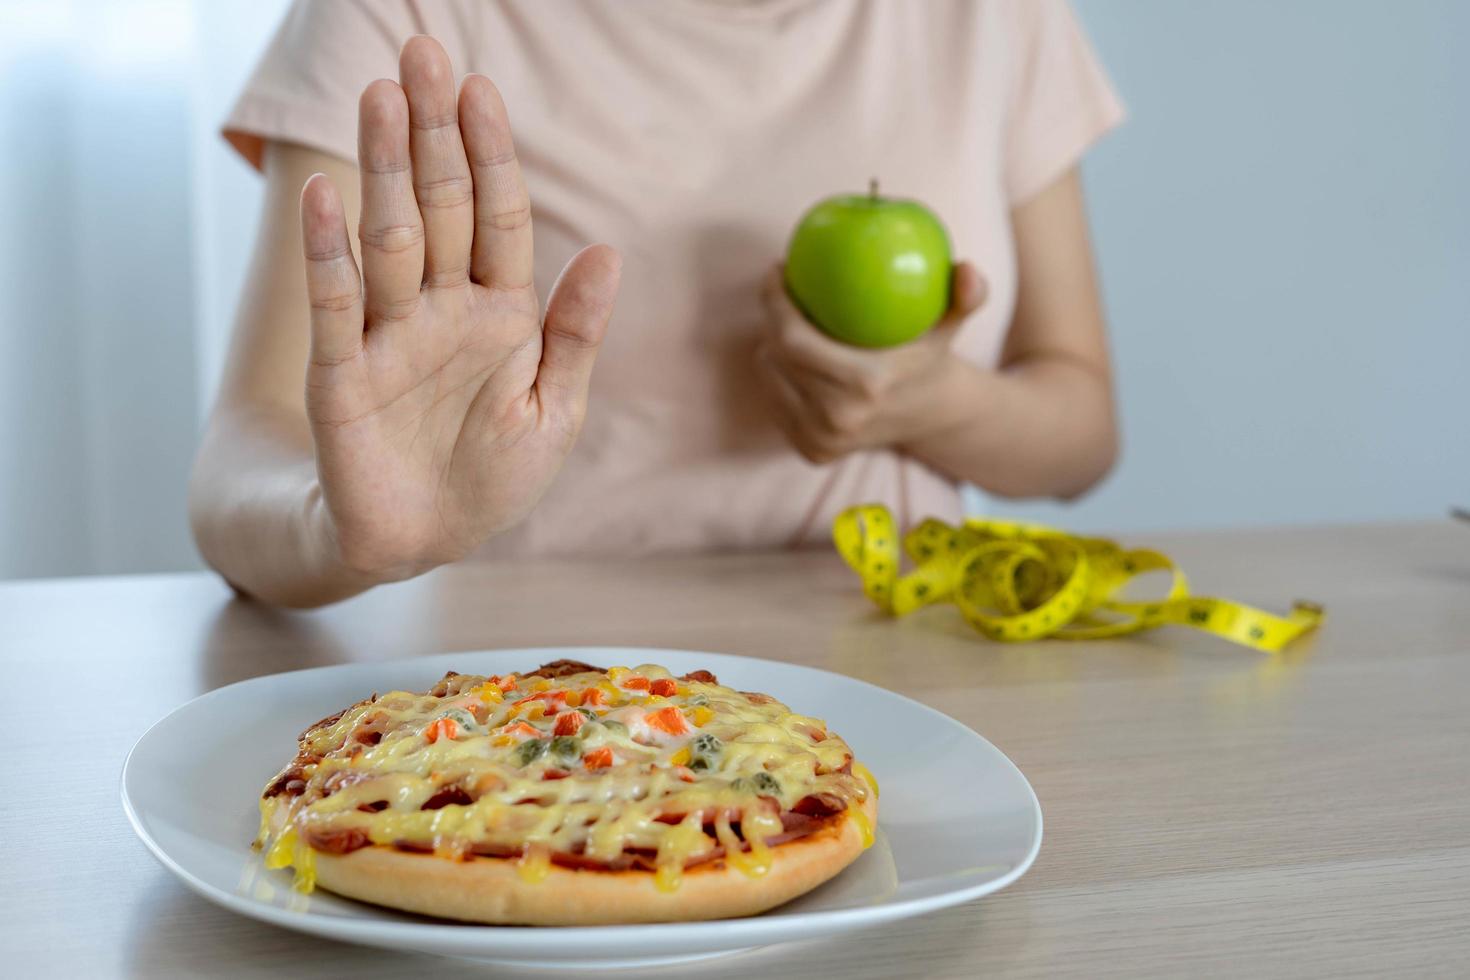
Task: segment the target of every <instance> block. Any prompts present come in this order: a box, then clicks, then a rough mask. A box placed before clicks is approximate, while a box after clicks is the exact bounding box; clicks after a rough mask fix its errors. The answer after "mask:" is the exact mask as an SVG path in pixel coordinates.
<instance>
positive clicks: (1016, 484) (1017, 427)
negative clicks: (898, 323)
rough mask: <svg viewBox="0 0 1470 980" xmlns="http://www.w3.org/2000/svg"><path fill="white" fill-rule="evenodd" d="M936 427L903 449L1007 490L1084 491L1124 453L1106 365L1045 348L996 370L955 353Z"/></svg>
mask: <svg viewBox="0 0 1470 980" xmlns="http://www.w3.org/2000/svg"><path fill="white" fill-rule="evenodd" d="M933 417H934V419H935V420H936V422H935V425H934V427H932V428H930V429H928V430H926V431H924V432H923V433H922V434H921V435H919V436H918V437H916V438H913V439H910V440H907V441H905V442H904V443H903V444H902V445H901V446H900V447H899V448H900V449H901V450H902V451H904V452H906V453H907V454H908V455H910V456H913V457H915V458H916V459H919V460H921V461H923V462H924V463H927V464H928V465H930V466H932V467H934V468H935V469H937V470H939V471H940V472H942V473H944V474H946V475H948V476H950V477H952V478H954V479H956V480H964V481H967V482H970V483H974V484H976V485H977V486H979V487H981V488H982V489H984V490H987V491H989V492H991V493H994V494H998V495H1000V496H1003V497H1058V498H1063V499H1068V498H1072V497H1076V496H1078V495H1079V494H1081V493H1083V492H1085V491H1086V490H1088V489H1090V488H1091V487H1092V486H1094V485H1095V484H1096V483H1097V482H1098V481H1099V480H1101V479H1102V477H1103V476H1104V475H1106V473H1107V472H1108V470H1109V469H1110V468H1111V467H1112V465H1113V461H1114V459H1115V457H1116V455H1117V444H1118V438H1117V428H1116V424H1115V421H1114V413H1113V403H1112V391H1111V385H1110V384H1109V381H1108V379H1107V376H1106V373H1105V372H1104V371H1102V370H1099V369H1098V368H1096V367H1095V366H1093V365H1091V364H1089V363H1087V362H1085V361H1082V360H1077V359H1073V358H1071V357H1069V356H1067V355H1064V354H1059V355H1045V354H1038V355H1032V356H1030V357H1027V358H1024V359H1022V360H1019V361H1017V362H1016V363H1014V364H1011V365H1009V366H1007V367H1004V368H1001V369H999V370H996V371H987V370H985V369H982V368H979V367H976V366H975V365H973V364H971V363H969V362H968V361H965V360H963V359H962V358H960V357H958V356H956V357H954V358H953V362H952V363H951V365H950V367H949V369H948V370H947V371H946V373H945V377H944V379H943V381H942V382H941V383H940V384H939V385H938V386H937V388H936V391H935V392H934V401H933Z"/></svg>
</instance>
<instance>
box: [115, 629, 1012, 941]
mask: <svg viewBox="0 0 1470 980" xmlns="http://www.w3.org/2000/svg"><path fill="white" fill-rule="evenodd" d="M559 657H569V658H572V659H576V660H584V661H586V662H588V663H593V664H597V665H599V666H612V665H614V664H625V665H628V666H634V665H637V664H640V663H655V664H662V665H664V666H666V667H668V668H669V669H670V670H672V671H673V672H674V673H676V674H679V673H684V672H685V671H690V670H696V669H699V668H707V669H709V670H712V671H714V672H715V674H716V675H718V677H719V679H720V683H722V684H728V685H730V686H732V687H735V688H737V689H740V690H746V691H764V692H767V693H769V694H772V695H774V696H776V697H777V698H779V699H780V700H781V701H783V702H785V703H786V704H787V705H789V706H790V707H791V708H792V709H793V710H795V711H798V712H801V713H803V714H808V715H813V716H815V717H818V718H823V719H825V720H826V722H827V723H828V725H829V726H830V727H831V729H832V730H833V731H835V732H837V733H838V734H840V735H841V736H842V737H843V738H845V739H846V740H847V742H848V744H849V745H851V746H852V748H853V751H854V752H855V753H856V755H857V757H858V759H860V760H862V761H863V762H865V763H866V764H867V765H868V767H869V768H871V769H872V770H873V773H874V774H875V775H876V776H877V778H878V782H879V785H880V787H881V790H882V796H881V798H880V800H879V810H878V828H879V829H878V835H877V841H876V843H875V844H874V846H873V847H872V848H870V849H869V850H868V851H867V852H866V853H864V854H863V855H862V857H860V858H859V859H858V860H857V861H856V862H855V863H854V864H853V865H852V866H850V867H849V868H848V869H847V870H845V871H844V872H843V873H842V874H840V875H838V876H837V877H836V878H834V879H833V880H832V881H830V882H828V883H827V884H825V885H823V886H822V887H821V888H818V889H817V890H815V891H813V892H810V893H808V894H806V895H804V896H802V897H801V898H798V899H797V900H795V901H793V902H791V903H789V904H787V905H783V906H781V907H780V908H778V909H774V910H772V911H770V912H767V913H765V914H764V915H759V916H755V917H752V918H748V919H731V920H725V921H718V922H688V923H670V924H664V925H630V926H597V927H585V928H583V927H579V928H565V927H557V928H534V927H507V926H475V925H460V924H454V923H448V922H442V921H439V920H434V919H429V918H424V917H420V916H414V915H407V914H400V913H397V912H393V911H390V910H387V909H381V908H378V907H376V906H372V905H365V904H361V903H358V902H354V901H351V900H348V899H344V898H339V897H338V896H336V895H333V894H331V893H330V892H326V891H322V890H318V891H316V892H314V893H313V894H311V895H310V896H304V895H300V894H298V893H296V892H294V891H293V890H292V889H291V873H290V871H289V870H282V871H267V870H265V868H264V867H263V866H262V864H261V860H260V857H259V855H257V854H256V853H255V852H254V851H252V850H251V848H250V842H251V840H252V839H253V838H254V836H255V832H256V824H257V820H258V816H257V815H258V812H259V811H258V810H257V806H256V802H257V799H258V794H259V793H260V788H261V787H262V786H264V785H265V782H266V780H267V779H269V778H270V777H271V776H272V775H273V774H274V773H275V772H276V771H277V770H278V769H279V768H280V767H281V766H282V765H283V764H284V763H285V762H286V761H287V760H288V759H290V758H291V757H292V755H294V754H295V751H296V735H297V733H298V732H300V731H301V729H303V728H305V727H306V726H307V725H309V724H311V723H312V722H313V721H315V720H316V719H318V718H322V717H325V716H327V715H329V714H331V713H333V712H334V711H337V710H338V709H340V708H342V707H344V706H346V705H349V704H352V703H353V702H355V701H357V700H359V699H360V698H362V697H364V696H366V695H367V694H369V693H370V692H372V691H388V690H393V689H399V690H403V689H408V690H424V689H426V688H428V687H430V686H431V685H432V684H433V683H434V682H435V681H436V680H438V679H439V678H440V677H442V676H443V674H444V672H445V671H446V670H450V669H453V670H458V671H461V672H464V673H477V674H494V673H501V674H504V673H510V672H512V671H518V670H519V671H525V670H529V669H532V668H534V667H536V666H538V665H540V664H542V663H545V662H547V661H549V660H555V659H557V658H559ZM122 799H123V808H124V809H125V810H127V813H128V819H129V820H131V821H132V824H133V829H134V830H136V831H137V833H138V836H139V837H141V838H142V839H143V843H144V844H146V845H147V846H148V849H149V850H150V851H152V852H153V854H154V856H155V857H157V858H158V860H159V861H161V862H163V866H164V867H166V868H168V869H169V870H170V871H172V872H173V873H174V874H176V875H178V877H179V878H180V879H181V880H182V881H183V882H184V884H185V885H187V886H189V887H190V888H192V889H193V890H194V891H195V892H197V893H199V894H200V895H202V896H204V897H205V898H207V899H209V900H210V901H212V902H215V903H217V904H219V905H223V906H224V907H225V908H227V909H231V910H233V911H235V912H239V913H240V914H242V915H248V916H250V917H251V918H255V919H260V920H262V921H264V922H271V923H274V924H276V925H279V926H285V927H286V928H288V929H295V930H297V931H300V932H307V933H313V934H316V935H320V936H328V937H330V938H332V939H339V940H345V941H347V942H355V943H366V944H368V945H371V946H383V947H388V948H393V949H406V950H417V951H422V952H427V953H438V954H443V955H449V956H462V957H471V958H474V959H480V960H488V961H493V962H499V963H506V964H516V965H520V966H541V967H552V966H556V967H614V966H631V965H635V964H652V963H661V962H673V961H677V960H689V959H697V958H700V957H703V956H712V955H718V954H720V953H726V952H734V951H736V950H739V949H745V948H749V947H752V946H765V945H769V944H771V943H780V942H788V941H792V940H805V939H817V938H821V937H824V936H832V935H836V934H838V933H842V932H846V931H848V930H852V929H860V928H865V927H868V926H873V925H877V924H879V923H884V922H891V921H893V920H895V919H902V918H905V917H907V916H912V915H918V914H920V913H922V912H928V911H931V910H934V909H939V908H944V907H946V906H950V905H957V904H959V903H961V902H966V901H969V900H970V899H973V898H977V897H979V896H981V895H985V894H988V893H990V892H993V891H995V890H997V889H999V888H1003V887H1005V886H1006V885H1008V884H1010V883H1011V882H1012V881H1015V880H1016V879H1017V878H1019V877H1020V876H1021V875H1022V874H1023V873H1024V872H1025V871H1026V869H1027V868H1028V867H1030V866H1031V862H1032V861H1033V860H1034V859H1035V858H1036V852H1037V850H1038V849H1039V848H1040V847H1041V808H1040V806H1039V805H1038V804H1037V802H1036V794H1035V793H1033V792H1032V790H1031V786H1030V784H1028V783H1027V782H1026V777H1024V776H1022V775H1021V773H1020V770H1018V769H1017V768H1016V767H1015V766H1014V765H1012V764H1011V761H1010V760H1009V759H1007V758H1006V757H1005V756H1004V755H1002V754H1001V752H1000V750H999V749H997V748H996V747H995V746H993V745H991V744H990V743H989V742H987V741H986V740H985V739H983V738H981V737H980V736H979V735H977V734H975V733H974V732H972V731H971V730H970V729H968V728H966V727H965V726H964V725H961V724H960V723H959V722H957V721H955V720H953V719H952V718H949V717H948V716H946V715H943V714H940V713H939V712H938V711H935V710H934V709H932V708H929V707H926V706H924V705H922V704H919V703H918V702H917V701H911V700H909V699H908V698H905V697H901V696H899V695H897V694H894V693H892V692H890V691H885V690H883V689H882V688H878V687H874V686H872V685H870V684H864V683H862V682H861V681H856V680H853V679H852V678H850V677H843V676H840V675H838V674H829V673H826V672H825V671H820V670H813V669H811V668H809V667H798V666H794V665H791V664H784V663H777V662H774V661H768V660H753V659H750V658H747V657H733V656H728V655H721V654H713V653H694V652H688V651H675V650H658V649H637V648H595V647H589V648H565V649H549V648H548V649H534V650H497V651H486V652H481V653H453V654H445V655H443V656H435V657H423V658H418V659H413V660H400V661H396V662H391V663H376V664H349V665H344V666H339V667H323V668H319V669H316V670H304V671H297V672H293V673H289V674H275V675H272V676H269V677H258V678H255V679H254V680H248V681H243V682H241V683H239V684H232V685H230V686H229V687H223V688H220V689H219V690H217V691H211V692H210V693H209V694H206V695H204V696H202V697H199V698H195V699H194V700H193V701H190V702H189V703H188V704H186V705H184V706H183V707H181V708H179V709H177V710H176V711H174V712H173V713H172V714H170V715H169V716H168V717H166V718H164V719H163V720H162V721H160V722H159V723H158V724H156V725H154V726H153V727H152V728H151V729H149V730H148V732H147V733H146V734H145V735H144V736H143V737H142V738H141V739H139V740H138V743H137V744H136V745H134V746H133V749H132V751H131V752H130V753H129V754H128V759H127V762H126V763H125V764H124V766H123V777H122Z"/></svg>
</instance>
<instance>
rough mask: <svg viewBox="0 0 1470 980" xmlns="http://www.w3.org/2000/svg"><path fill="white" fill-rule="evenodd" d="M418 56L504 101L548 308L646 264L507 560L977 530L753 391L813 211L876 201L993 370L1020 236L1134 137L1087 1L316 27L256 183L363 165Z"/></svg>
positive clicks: (629, 289)
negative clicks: (826, 203)
mask: <svg viewBox="0 0 1470 980" xmlns="http://www.w3.org/2000/svg"><path fill="white" fill-rule="evenodd" d="M418 33H423V34H431V35H433V36H434V37H436V38H438V39H439V40H440V41H441V42H443V44H444V46H445V48H446V49H447V50H448V52H449V56H450V58H451V59H452V60H453V62H454V65H455V69H456V70H457V71H459V72H462V73H463V72H470V71H475V72H482V73H484V74H486V75H489V76H490V77H491V78H493V79H494V80H495V83H496V84H497V85H498V86H499V87H500V89H501V91H502V92H503V93H504V96H505V101H506V104H507V106H508V107H509V109H510V116H511V124H512V127H513V128H514V130H515V138H516V144H517V148H518V151H519V155H520V159H521V164H522V167H523V168H524V170H525V175H526V183H527V185H528V187H529V188H530V192H531V201H532V208H533V212H534V221H535V242H536V281H537V286H538V288H539V289H540V291H541V295H542V296H543V298H544V297H545V295H546V291H547V290H548V289H549V288H550V286H551V284H552V282H553V281H554V280H555V277H556V275H557V273H558V272H559V271H560V270H561V268H562V266H563V264H564V263H565V262H566V261H567V259H569V258H570V257H571V256H572V255H573V254H574V253H575V252H576V250H577V249H579V248H581V247H582V246H583V245H584V244H588V243H591V242H609V243H611V244H613V245H615V246H617V247H618V248H619V249H620V250H621V251H622V253H623V256H624V266H623V287H622V293H621V295H620V296H619V299H618V305H617V310H616V312H615V313H614V315H613V320H612V324H611V327H610V329H609V333H608V338H607V342H606V345H605V347H604V349H603V351H602V353H601V355H600V357H599V360H598V363H597V370H596V372H595V375H594V378H593V382H592V392H591V398H590V402H589V405H588V411H587V422H586V425H585V427H584V429H583V431H582V436H581V439H580V440H579V441H578V443H577V446H576V448H575V449H574V450H573V452H572V455H571V457H570V458H569V459H568V460H567V464H566V467H565V468H564V469H563V471H562V473H561V475H560V476H559V477H558V478H557V481H556V483H555V484H554V485H553V487H552V489H551V491H550V492H549V493H548V494H547V496H546V498H545V499H544V500H543V501H542V503H541V504H540V505H539V506H538V507H537V509H536V510H535V512H534V513H533V514H532V515H531V517H530V518H529V519H528V520H527V521H526V522H525V523H524V524H523V525H522V526H520V527H518V528H516V529H514V530H513V531H510V532H508V533H506V534H505V535H503V536H501V537H498V538H496V539H494V540H493V541H491V542H490V543H489V544H487V545H486V548H485V553H487V554H495V555H511V554H635V553H646V552H654V551H677V550H691V549H731V548H762V547H773V546H783V545H796V544H810V543H816V542H820V541H825V540H826V539H827V534H828V528H829V525H830V522H831V520H832V518H833V517H834V516H835V515H836V513H837V512H838V511H839V510H840V509H842V508H843V507H845V506H847V505H849V504H853V503H859V502H867V501H881V502H884V503H887V504H888V505H890V506H891V507H893V508H895V510H896V512H897V513H898V514H899V516H900V518H901V519H903V520H906V521H911V520H914V519H917V518H921V517H924V516H928V515H934V516H939V517H945V518H954V517H956V516H958V514H959V512H960V500H959V493H958V488H957V487H956V486H955V484H954V483H953V482H952V481H950V480H948V479H946V478H945V477H943V476H941V475H939V474H938V473H935V472H934V471H932V470H930V469H928V468H927V467H925V466H924V465H923V464H921V463H919V462H917V461H915V460H912V459H908V458H905V457H903V456H901V455H898V454H896V453H893V452H888V451H880V452H863V453H856V454H853V455H850V456H848V457H846V458H844V459H842V460H839V461H838V462H835V463H832V464H830V465H826V466H814V465H811V464H809V463H807V462H805V461H804V460H803V459H802V458H801V457H800V456H798V455H797V454H796V453H795V452H794V451H793V450H792V449H790V448H789V447H788V445H787V444H786V442H785V441H784V439H783V437H782V436H781V435H780V434H779V432H778V431H777V430H776V428H775V426H774V424H773V422H772V419H771V417H770V416H769V415H768V414H767V408H766V405H765V404H764V400H763V398H762V396H761V389H760V388H759V386H758V385H757V383H756V381H755V379H754V377H753V374H752V367H751V352H752V349H753V346H754V342H755V340H756V337H757V335H758V332H759V330H760V329H761V324H762V319H763V314H762V310H761V303H760V297H759V286H760V282H761V279H762V277H763V276H764V275H765V274H766V272H767V270H768V269H769V268H770V266H771V264H772V263H774V262H776V261H777V260H779V259H780V258H781V256H782V254H783V253H784V250H785V245H786V240H787V236H788V235H789V234H790V231H791V228H792V226H793V225H794V223H795V222H796V220H797V218H798V217H799V216H800V215H801V213H802V211H803V210H804V209H805V208H806V207H807V206H809V205H810V204H812V203H813V202H814V201H816V200H818V199H819V198H822V197H825V196H827V195H830V194H833V193H838V192H852V191H860V190H862V189H864V188H866V187H867V184H868V180H869V178H871V177H876V178H879V179H880V180H881V182H882V186H883V189H884V192H885V193H886V194H890V195H893V196H899V197H913V198H918V199H920V200H922V201H924V202H925V203H927V204H928V205H929V206H930V207H932V208H933V209H934V210H935V211H936V212H937V213H938V214H939V215H940V216H941V218H942V219H943V220H944V221H945V223H946V224H947V225H948V227H949V230H950V234H951V236H952V239H953V243H954V247H955V253H956V255H957V256H958V257H963V258H968V259H970V260H972V261H974V262H975V263H976V265H977V266H978V267H979V268H980V269H981V270H982V272H983V273H984V275H985V277H986V278H987V279H988V281H989V284H990V298H989V301H988V303H987V304H986V306H985V308H984V310H983V311H982V312H981V313H979V314H978V315H976V316H975V317H973V318H972V319H971V320H970V322H969V323H968V324H967V325H966V326H965V328H964V329H963V331H962V332H961V334H960V336H959V338H958V341H957V349H958V350H959V351H960V352H961V353H962V354H963V355H964V356H966V357H969V358H972V359H973V360H974V361H975V362H976V363H978V364H981V365H990V364H993V363H994V362H995V359H996V357H997V354H998V351H999V349H1000V346H1001V342H1002V340H1003V337H1004V334H1005V331H1006V328H1007V325H1008V324H1009V322H1010V317H1011V312H1012V308H1013V306H1014V302H1015V287H1016V268H1015V256H1014V251H1013V248H1012V239H1011V226H1010V220H1009V216H1010V211H1011V209H1012V208H1013V207H1015V206H1016V205H1017V204H1019V203H1021V202H1023V201H1025V200H1026V199H1027V198H1028V197H1030V196H1031V195H1033V194H1035V193H1037V192H1038V191H1040V190H1042V189H1043V188H1045V187H1046V186H1047V185H1048V184H1050V183H1051V182H1052V181H1054V180H1055V179H1056V178H1058V177H1059V176H1061V175H1062V174H1063V173H1065V172H1066V171H1067V169H1068V168H1070V167H1071V166H1072V165H1073V164H1075V163H1076V162H1077V160H1078V158H1079V157H1080V156H1081V154H1082V152H1083V151H1084V150H1085V149H1086V148H1087V147H1088V145H1089V144H1091V143H1092V142H1093V141H1094V140H1095V139H1097V137H1098V136H1100V135H1101V134H1102V133H1103V132H1104V131H1106V130H1107V129H1109V128H1110V127H1111V126H1113V125H1114V124H1115V123H1116V122H1118V120H1119V119H1120V118H1121V116H1122V110H1121V107H1120V106H1119V103H1118V101H1117V99H1116V98H1115V96H1114V94H1113V91H1112V89H1111V87H1110V86H1109V84H1108V82H1107V79H1106V78H1105V76H1104V75H1103V73H1102V71H1101V69H1100V68H1099V66H1098V63H1097V61H1096V59H1095V57H1094V56H1093V53H1092V51H1091V49H1090V47H1089V46H1088V43H1087V41H1086V39H1085V38H1084V37H1083V35H1082V33H1081V30H1080V29H1079V26H1078V24H1077V22H1076V20H1075V18H1074V17H1073V14H1072V12H1071V11H1070V9H1069V8H1068V7H1067V5H1066V3H1065V2H1064V0H924V2H916V0H909V2H898V0H865V2H864V0H620V2H610V0H421V2H410V0H372V2H368V0H317V2H298V3H297V4H296V5H295V6H294V7H293V8H292V9H291V12H290V14H289V15H288V16H287V17H286V20H285V22H284V23H283V24H282V25H281V27H280V30H279V31H278V32H277V34H276V36H275V39H274V40H273V41H272V42H271V45H270V47H269V49H268V50H267V51H266V53H265V55H264V57H263V58H262V59H261V62H260V65H259V66H258V67H257V69H256V71H255V74H254V76H253V77H252V78H251V80H250V82H249V83H248V84H247V86H246V88H245V91H244V93H243V94H242V95H241V97H240V99H239V102H238V103H237V104H236V106H235V107H234V110H233V111H232V112H231V114H230V117H229V119H228V121H227V122H226V124H225V134H226V136H227V137H228V138H229V139H230V141H231V142H232V143H233V144H234V145H235V147H237V148H238V149H239V150H240V152H241V153H243V154H244V155H245V157H246V158H247V159H249V160H250V161H251V162H252V163H255V164H257V165H258V164H259V162H260V156H261V146H262V141H263V140H267V139H275V140H282V141H288V142H293V143H300V144H305V145H307V146H311V147H315V148H318V149H321V150H324V151H326V152H328V153H331V154H333V155H336V156H339V157H343V158H345V159H347V160H355V158H356V132H357V98H358V95H359V93H360V92H361V91H362V89H363V87H364V86H366V85H367V84H368V83H369V82H370V81H372V80H373V79H375V78H379V77H389V78H396V77H397V64H398V60H397V59H398V51H399V48H400V47H401V45H402V44H403V42H404V41H405V40H406V39H407V38H408V37H409V36H410V35H413V34H418Z"/></svg>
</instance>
